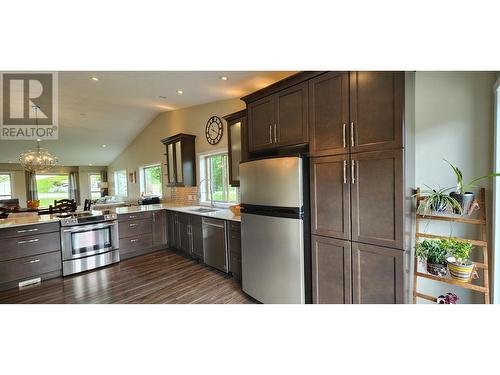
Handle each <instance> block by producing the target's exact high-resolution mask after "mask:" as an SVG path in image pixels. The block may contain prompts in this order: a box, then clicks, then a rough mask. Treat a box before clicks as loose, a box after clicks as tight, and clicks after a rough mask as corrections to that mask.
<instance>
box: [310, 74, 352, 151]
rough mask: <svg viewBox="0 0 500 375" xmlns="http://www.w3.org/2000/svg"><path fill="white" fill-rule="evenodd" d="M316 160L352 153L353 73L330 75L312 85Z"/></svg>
mask: <svg viewBox="0 0 500 375" xmlns="http://www.w3.org/2000/svg"><path fill="white" fill-rule="evenodd" d="M309 124H310V144H309V149H310V153H311V155H312V156H324V155H337V154H345V153H347V152H349V129H350V127H349V73H346V72H330V73H325V74H322V75H320V76H318V77H315V78H313V79H311V80H310V81H309Z"/></svg>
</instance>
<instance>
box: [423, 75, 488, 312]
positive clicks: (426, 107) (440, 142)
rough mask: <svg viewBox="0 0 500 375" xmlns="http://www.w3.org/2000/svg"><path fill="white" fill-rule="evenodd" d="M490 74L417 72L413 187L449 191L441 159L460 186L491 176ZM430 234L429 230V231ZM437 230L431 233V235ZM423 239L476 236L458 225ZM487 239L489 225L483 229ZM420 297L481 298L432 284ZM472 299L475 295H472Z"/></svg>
mask: <svg viewBox="0 0 500 375" xmlns="http://www.w3.org/2000/svg"><path fill="white" fill-rule="evenodd" d="M494 82H495V74H494V73H491V72H417V73H416V86H415V148H416V152H415V159H416V162H415V168H416V169H415V181H416V185H417V186H421V187H422V186H423V185H424V184H428V185H430V186H436V185H440V186H442V187H449V186H453V185H454V184H456V180H455V178H454V174H453V173H452V171H451V169H450V167H449V166H448V165H447V164H445V162H444V161H443V160H442V159H443V158H446V159H448V160H449V161H451V162H452V163H454V164H455V165H457V166H458V167H459V168H460V169H461V170H462V172H463V174H464V178H465V180H471V179H473V178H475V177H478V176H482V175H485V174H487V173H490V172H492V170H493V84H494ZM481 185H482V186H484V187H486V189H487V203H488V204H489V210H488V212H487V215H488V219H489V220H490V219H491V202H492V199H491V198H492V182H491V181H483V182H482V183H481ZM431 228H432V229H431ZM435 229H436V230H435ZM420 230H421V231H425V230H426V231H427V232H428V233H436V234H444V235H449V234H452V235H454V236H476V235H478V232H477V231H475V230H473V229H471V227H470V225H469V226H468V227H466V226H464V225H460V224H454V225H449V224H448V223H442V224H439V223H434V222H433V223H432V227H431V226H429V227H425V226H422V227H421V228H420ZM488 232H489V236H490V238H491V225H490V227H489V228H488ZM419 285H421V286H422V287H421V288H419V290H420V291H422V292H424V293H428V294H432V295H439V294H442V293H445V292H448V291H454V292H455V293H457V295H458V296H459V298H461V300H460V302H462V303H465V302H480V301H481V299H480V298H479V299H478V297H481V295H477V294H476V293H474V292H467V291H465V292H464V291H463V290H462V289H455V288H453V287H452V286H451V285H446V284H441V283H437V282H426V280H424V281H423V282H421V281H420V280H419ZM473 293H474V295H473Z"/></svg>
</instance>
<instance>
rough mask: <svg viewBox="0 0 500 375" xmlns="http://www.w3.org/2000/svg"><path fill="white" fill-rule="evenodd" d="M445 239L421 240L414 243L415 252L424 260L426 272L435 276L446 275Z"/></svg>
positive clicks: (446, 252)
mask: <svg viewBox="0 0 500 375" xmlns="http://www.w3.org/2000/svg"><path fill="white" fill-rule="evenodd" d="M444 241H445V240H427V239H426V240H423V241H422V242H417V244H416V245H415V254H416V256H417V257H418V258H419V259H420V260H421V261H425V262H426V268H427V272H429V273H430V274H432V275H435V276H446V255H447V254H448V251H447V246H446V243H445V242H444Z"/></svg>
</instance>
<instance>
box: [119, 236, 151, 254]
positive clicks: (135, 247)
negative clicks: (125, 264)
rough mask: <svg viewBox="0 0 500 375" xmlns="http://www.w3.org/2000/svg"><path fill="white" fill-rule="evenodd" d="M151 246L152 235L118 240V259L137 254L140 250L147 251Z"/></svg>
mask: <svg viewBox="0 0 500 375" xmlns="http://www.w3.org/2000/svg"><path fill="white" fill-rule="evenodd" d="M152 246H153V235H152V234H151V233H149V234H141V235H138V236H133V237H128V238H120V257H122V258H123V257H125V258H126V257H127V254H131V253H134V254H135V253H137V252H139V251H141V250H146V251H147V250H149V249H151V247H152Z"/></svg>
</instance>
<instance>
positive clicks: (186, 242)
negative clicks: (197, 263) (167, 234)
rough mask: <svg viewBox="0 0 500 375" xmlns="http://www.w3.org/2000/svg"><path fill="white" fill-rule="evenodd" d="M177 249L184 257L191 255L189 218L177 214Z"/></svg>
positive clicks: (185, 215)
mask: <svg viewBox="0 0 500 375" xmlns="http://www.w3.org/2000/svg"><path fill="white" fill-rule="evenodd" d="M179 244H180V246H179V249H180V250H182V251H183V252H184V253H185V254H186V255H191V242H190V229H189V216H188V215H187V214H179Z"/></svg>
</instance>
